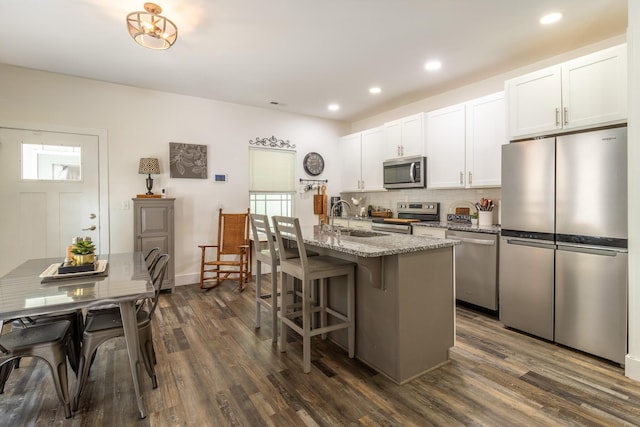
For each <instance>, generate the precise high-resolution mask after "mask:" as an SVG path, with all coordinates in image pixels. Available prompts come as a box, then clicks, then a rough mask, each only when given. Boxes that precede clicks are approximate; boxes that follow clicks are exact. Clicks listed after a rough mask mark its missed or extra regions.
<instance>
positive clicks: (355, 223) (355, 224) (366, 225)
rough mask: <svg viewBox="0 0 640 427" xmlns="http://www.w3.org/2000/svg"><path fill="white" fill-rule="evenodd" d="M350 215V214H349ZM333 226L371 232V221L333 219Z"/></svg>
mask: <svg viewBox="0 0 640 427" xmlns="http://www.w3.org/2000/svg"><path fill="white" fill-rule="evenodd" d="M350 214H352V212H350ZM333 225H335V226H340V227H347V228H357V229H359V230H371V221H368V220H360V219H347V218H337V217H336V218H335V220H334V222H333Z"/></svg>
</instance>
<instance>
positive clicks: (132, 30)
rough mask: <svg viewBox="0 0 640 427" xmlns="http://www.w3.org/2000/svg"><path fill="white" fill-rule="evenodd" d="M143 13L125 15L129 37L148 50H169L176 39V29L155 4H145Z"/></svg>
mask: <svg viewBox="0 0 640 427" xmlns="http://www.w3.org/2000/svg"><path fill="white" fill-rule="evenodd" d="M144 10H145V11H144V12H143V11H139V12H132V13H130V14H129V15H127V29H128V30H129V34H131V37H133V39H134V40H135V41H136V43H138V44H139V45H141V46H144V47H148V48H149V49H169V48H170V47H171V46H173V44H174V43H175V42H176V39H177V38H178V28H177V27H176V24H174V23H173V22H171V21H170V20H169V19H167V18H165V17H164V16H160V14H161V13H162V8H161V7H160V6H158V5H157V4H155V3H145V4H144Z"/></svg>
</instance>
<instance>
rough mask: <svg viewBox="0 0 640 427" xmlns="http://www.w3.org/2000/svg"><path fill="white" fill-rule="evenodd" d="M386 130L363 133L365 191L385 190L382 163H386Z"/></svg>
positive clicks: (379, 129) (377, 129) (363, 178)
mask: <svg viewBox="0 0 640 427" xmlns="http://www.w3.org/2000/svg"><path fill="white" fill-rule="evenodd" d="M384 142H385V141H384V128H383V127H382V126H380V127H377V128H373V129H368V130H366V131H363V132H362V185H363V188H362V189H363V190H368V191H376V190H383V189H384V186H383V184H384V183H383V180H384V179H383V178H384V177H383V173H382V163H383V162H384Z"/></svg>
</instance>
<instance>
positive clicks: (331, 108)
mask: <svg viewBox="0 0 640 427" xmlns="http://www.w3.org/2000/svg"><path fill="white" fill-rule="evenodd" d="M327 108H328V109H329V111H338V110H339V109H340V106H339V105H338V104H329V106H328V107H327Z"/></svg>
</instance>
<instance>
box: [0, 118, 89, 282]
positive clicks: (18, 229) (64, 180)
mask: <svg viewBox="0 0 640 427" xmlns="http://www.w3.org/2000/svg"><path fill="white" fill-rule="evenodd" d="M98 153H99V142H98V136H97V135H84V134H75V133H65V132H47V131H33V130H25V129H10V128H0V198H1V200H2V201H3V203H2V204H3V208H2V209H0V254H2V256H0V275H3V274H6V273H7V272H8V271H10V270H11V269H13V268H14V267H16V266H17V265H19V264H21V263H22V262H24V261H25V260H27V259H30V258H47V257H56V258H60V260H61V261H62V260H63V259H64V256H65V252H66V247H67V245H69V244H71V239H72V238H73V237H77V236H82V237H86V236H89V237H91V238H92V240H93V241H94V242H95V243H96V248H97V252H98V253H100V204H99V200H100V197H99V167H98V165H99V156H98Z"/></svg>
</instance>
